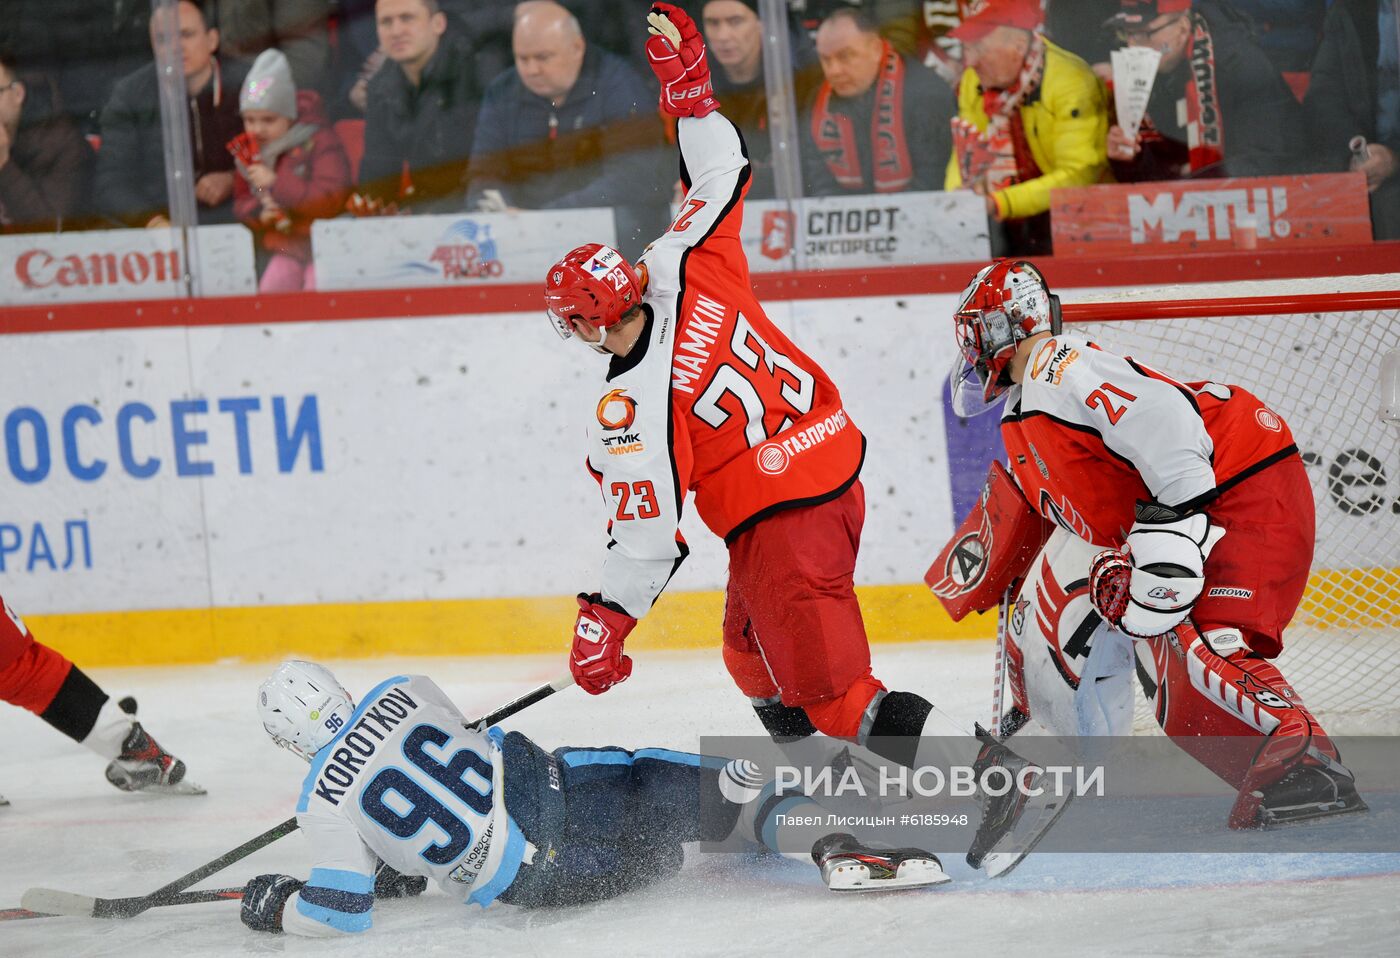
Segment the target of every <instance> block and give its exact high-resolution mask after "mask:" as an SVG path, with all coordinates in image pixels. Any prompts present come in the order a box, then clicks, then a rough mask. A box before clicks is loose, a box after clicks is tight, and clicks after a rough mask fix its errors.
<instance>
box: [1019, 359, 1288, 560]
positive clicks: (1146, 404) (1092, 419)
mask: <svg viewBox="0 0 1400 958" xmlns="http://www.w3.org/2000/svg"><path fill="white" fill-rule="evenodd" d="M1001 434H1002V439H1003V440H1004V441H1005V443H1006V452H1007V455H1008V457H1009V458H1010V463H1009V465H1010V468H1011V472H1012V474H1013V475H1014V476H1015V477H1016V481H1017V483H1018V484H1019V485H1020V487H1021V489H1022V491H1023V492H1025V494H1026V498H1027V499H1028V500H1029V501H1030V503H1031V505H1032V506H1034V507H1035V508H1036V509H1037V510H1038V511H1039V512H1040V514H1041V515H1043V516H1044V517H1045V518H1047V519H1050V520H1051V521H1053V522H1055V523H1058V524H1059V525H1061V526H1063V527H1064V528H1066V529H1068V530H1069V531H1070V532H1073V533H1074V534H1075V535H1077V536H1079V537H1080V538H1082V539H1086V540H1088V541H1089V542H1092V543H1094V544H1095V545H1100V546H1104V547H1110V546H1112V547H1118V546H1121V545H1122V544H1123V540H1124V538H1125V537H1126V536H1127V534H1128V530H1129V529H1130V528H1131V527H1132V524H1133V506H1134V504H1135V503H1136V501H1137V500H1139V499H1155V500H1156V501H1158V502H1162V503H1165V504H1167V505H1172V506H1199V505H1204V504H1206V503H1208V502H1209V500H1210V499H1212V498H1214V497H1215V496H1216V495H1217V494H1219V493H1220V492H1222V491H1224V490H1225V489H1227V488H1229V487H1230V486H1232V485H1234V484H1235V483H1238V482H1240V481H1241V480H1243V479H1245V478H1247V477H1248V476H1250V475H1253V474H1254V473H1256V472H1258V471H1259V470H1261V469H1263V468H1265V467H1267V466H1269V465H1271V464H1272V463H1275V462H1278V461H1279V460H1280V459H1283V458H1286V457H1287V456H1289V455H1291V454H1292V453H1294V452H1297V446H1296V445H1294V442H1293V434H1292V433H1291V432H1290V431H1289V428H1288V425H1287V423H1285V422H1284V421H1283V419H1282V418H1281V417H1279V416H1278V415H1277V414H1276V413H1274V412H1273V411H1272V410H1270V409H1269V408H1268V407H1267V406H1265V405H1264V404H1263V403H1262V402H1261V401H1260V400H1259V399H1258V398H1256V397H1255V396H1254V395H1253V394H1251V393H1249V392H1247V391H1245V390H1243V389H1241V388H1239V387H1238V386H1224V385H1220V384H1219V383H1211V382H1196V383H1184V384H1183V383H1178V382H1176V381H1174V380H1172V379H1170V378H1168V377H1166V376H1164V375H1162V374H1161V373H1159V372H1156V371H1155V370H1152V369H1149V368H1147V367H1146V366H1143V365H1142V364H1140V363H1136V362H1134V361H1133V360H1132V359H1129V358H1126V357H1123V356H1116V355H1114V354H1113V353H1109V352H1106V351H1104V350H1102V349H1099V348H1098V347H1096V346H1094V345H1092V344H1090V343H1089V342H1088V341H1087V340H1084V339H1080V338H1078V337H1076V336H1073V335H1069V334H1064V335H1061V336H1057V337H1054V338H1052V339H1048V340H1046V341H1045V342H1043V343H1041V344H1040V345H1039V346H1038V347H1036V349H1035V351H1034V352H1032V354H1031V358H1030V361H1029V362H1028V363H1027V364H1026V373H1025V378H1024V379H1023V381H1022V383H1021V385H1019V386H1017V387H1015V388H1013V389H1012V391H1011V394H1010V396H1009V397H1008V399H1007V404H1006V410H1005V412H1004V413H1003V415H1002V420H1001Z"/></svg>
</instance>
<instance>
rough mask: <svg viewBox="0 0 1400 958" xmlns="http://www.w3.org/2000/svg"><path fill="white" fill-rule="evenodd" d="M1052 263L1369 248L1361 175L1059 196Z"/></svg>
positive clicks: (1131, 187)
mask: <svg viewBox="0 0 1400 958" xmlns="http://www.w3.org/2000/svg"><path fill="white" fill-rule="evenodd" d="M1050 197H1051V199H1050V222H1051V226H1052V229H1053V231H1054V240H1055V255H1057V256H1062V255H1065V254H1073V253H1091V254H1094V255H1096V256H1104V255H1113V254H1123V253H1130V254H1136V255H1141V254H1144V253H1204V252H1214V251H1225V250H1240V249H1266V248H1277V247H1299V246H1330V245H1338V244H1340V245H1348V244H1356V243H1369V242H1370V241H1371V213H1370V209H1369V207H1368V205H1367V199H1366V178H1365V176H1363V175H1362V174H1361V173H1326V174H1319V175H1316V176H1276V177H1261V178H1257V179H1231V180H1178V181H1173V182H1163V183H1123V184H1119V185H1116V186H1110V185H1099V186H1088V187H1077V188H1074V189H1066V190H1054V191H1052V192H1051V194H1050Z"/></svg>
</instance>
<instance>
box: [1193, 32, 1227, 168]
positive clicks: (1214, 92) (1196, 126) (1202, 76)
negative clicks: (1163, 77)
mask: <svg viewBox="0 0 1400 958" xmlns="http://www.w3.org/2000/svg"><path fill="white" fill-rule="evenodd" d="M1191 25H1192V30H1191V78H1190V80H1188V81H1187V83H1186V146H1187V149H1188V151H1189V154H1190V164H1191V172H1192V173H1195V172H1197V171H1198V170H1201V169H1203V168H1205V167H1207V166H1211V165H1212V164H1215V163H1219V162H1220V161H1221V160H1222V159H1223V158H1224V156H1225V127H1224V124H1223V123H1222V122H1221V119H1220V91H1219V89H1218V87H1217V86H1216V82H1215V43H1214V42H1213V41H1212V40H1211V38H1210V28H1209V27H1208V26H1207V25H1206V21H1205V18H1203V17H1202V16H1201V15H1200V14H1199V13H1192V14H1191Z"/></svg>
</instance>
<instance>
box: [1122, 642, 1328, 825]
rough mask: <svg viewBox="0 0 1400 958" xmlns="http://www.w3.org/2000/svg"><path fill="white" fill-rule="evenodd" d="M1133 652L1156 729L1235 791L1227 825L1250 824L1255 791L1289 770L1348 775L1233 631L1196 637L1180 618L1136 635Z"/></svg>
mask: <svg viewBox="0 0 1400 958" xmlns="http://www.w3.org/2000/svg"><path fill="white" fill-rule="evenodd" d="M1137 651H1138V669H1139V671H1138V674H1139V678H1140V679H1141V680H1142V682H1143V688H1144V691H1146V692H1147V693H1148V698H1149V699H1151V700H1152V703H1153V706H1154V709H1155V714H1156V718H1157V722H1158V724H1159V725H1160V726H1161V727H1162V731H1163V732H1165V733H1166V734H1167V735H1168V736H1170V737H1171V739H1172V741H1174V742H1175V743H1176V744H1177V745H1178V746H1180V747H1181V748H1182V749H1183V750H1184V751H1186V752H1187V753H1188V754H1190V755H1191V756H1192V757H1193V758H1195V759H1196V760H1197V761H1199V762H1200V763H1201V764H1202V765H1204V766H1206V768H1208V769H1210V770H1211V771H1212V772H1214V773H1215V774H1216V775H1218V776H1219V777H1220V778H1221V779H1223V780H1224V781H1226V782H1228V783H1229V784H1230V785H1232V786H1234V787H1235V788H1236V789H1238V790H1239V797H1238V799H1237V800H1236V802H1235V806H1234V808H1233V809H1232V810H1231V815H1230V825H1231V827H1233V828H1247V827H1253V826H1254V825H1256V824H1257V823H1258V814H1259V809H1260V795H1261V793H1266V792H1267V791H1268V789H1269V787H1270V786H1272V785H1274V784H1275V783H1277V782H1279V781H1280V780H1282V779H1283V778H1284V777H1285V776H1288V775H1289V774H1290V773H1292V772H1293V771H1294V770H1295V769H1299V768H1302V767H1323V768H1331V769H1336V770H1338V772H1339V774H1341V775H1343V776H1344V777H1347V778H1350V773H1349V772H1347V771H1346V769H1345V767H1343V766H1342V765H1341V763H1340V758H1339V755H1338V752H1337V748H1336V746H1335V745H1334V744H1333V743H1332V740H1331V739H1330V738H1329V737H1328V736H1327V733H1326V732H1325V731H1324V730H1323V728H1322V725H1321V724H1320V723H1319V722H1318V720H1317V718H1316V717H1315V716H1314V715H1313V714H1312V712H1310V711H1309V710H1308V708H1307V706H1306V705H1304V704H1303V701H1302V699H1300V698H1299V697H1298V695H1297V693H1296V692H1294V691H1293V688H1292V687H1291V686H1290V685H1289V684H1288V681H1287V679H1285V678H1284V677H1283V675H1282V673H1280V672H1279V670H1278V668H1277V667H1276V666H1275V665H1274V664H1273V663H1272V662H1269V661H1268V660H1267V659H1264V658H1261V657H1260V656H1258V655H1257V654H1255V653H1253V652H1251V651H1250V649H1249V645H1248V643H1247V642H1246V638H1245V636H1244V634H1243V633H1242V632H1241V631H1240V630H1239V629H1213V630H1211V631H1210V632H1207V633H1206V634H1204V635H1202V634H1200V633H1198V632H1197V631H1196V629H1195V628H1194V627H1193V626H1191V625H1190V624H1189V623H1186V624H1184V625H1183V626H1181V627H1180V628H1178V629H1177V630H1176V631H1174V632H1171V633H1168V634H1167V635H1162V636H1155V637H1153V638H1151V639H1145V640H1141V641H1139V642H1138V644H1137Z"/></svg>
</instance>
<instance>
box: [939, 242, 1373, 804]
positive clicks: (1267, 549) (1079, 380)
mask: <svg viewBox="0 0 1400 958" xmlns="http://www.w3.org/2000/svg"><path fill="white" fill-rule="evenodd" d="M954 327H955V333H956V337H957V344H958V349H959V352H960V362H959V365H958V368H957V370H955V373H954V377H953V379H954V382H953V393H954V396H953V399H954V409H955V411H956V412H957V413H958V414H959V415H975V414H977V413H978V412H982V411H986V410H988V409H991V408H992V407H993V406H995V405H996V404H999V403H1003V402H1004V403H1005V406H1004V408H1003V409H1002V411H1001V433H1002V439H1003V441H1004V443H1005V446H1006V450H1007V456H1008V466H1009V469H1010V472H1009V474H1008V473H1007V471H1006V470H1005V469H1003V468H1002V467H1001V465H1000V464H999V463H994V464H993V467H992V474H991V476H990V477H989V479H988V482H987V486H986V488H985V489H984V492H983V495H982V498H981V501H980V503H979V505H978V506H977V508H975V509H974V510H973V511H972V514H971V515H970V516H969V517H968V519H967V521H966V522H965V523H964V524H963V526H962V527H961V528H960V529H959V530H958V531H957V532H956V533H955V534H954V537H953V540H952V541H951V542H950V543H949V544H948V546H947V547H946V548H945V549H944V551H943V553H942V554H941V555H940V556H939V557H938V560H937V561H936V562H935V563H934V565H933V567H932V568H931V569H930V570H929V574H928V582H929V585H930V586H931V587H932V588H933V590H934V592H935V594H937V595H938V597H939V599H940V600H941V601H942V602H943V603H944V605H945V606H946V607H947V608H948V610H949V612H950V614H951V615H952V616H953V617H954V618H955V619H959V618H962V617H963V616H964V615H966V614H967V613H968V612H971V611H979V612H980V611H985V610H988V609H991V608H995V607H996V606H997V605H998V603H999V602H1000V601H1001V599H1002V597H1003V595H1006V596H1007V597H1008V598H1009V600H1010V601H1009V604H1008V605H1007V607H1006V608H1005V609H1004V612H1005V622H1004V625H1003V628H1004V634H1003V639H1004V641H1005V643H1006V645H1005V656H1006V668H1007V673H1008V677H1009V680H1010V681H1009V687H1010V690H1011V694H1012V707H1011V709H1010V710H1009V711H1008V716H1007V720H1005V721H1004V722H1003V732H1010V731H1012V730H1014V728H1015V727H1017V725H1018V724H1023V723H1024V722H1025V721H1026V720H1027V718H1031V717H1033V718H1034V719H1035V720H1036V721H1037V722H1038V723H1039V724H1041V725H1043V726H1045V727H1046V728H1048V729H1050V730H1051V731H1053V732H1056V733H1058V734H1084V735H1126V734H1130V733H1131V729H1132V711H1133V709H1132V692H1131V674H1132V672H1133V671H1134V670H1136V672H1137V674H1138V677H1139V680H1140V684H1141V685H1142V688H1143V692H1144V694H1145V695H1146V696H1147V698H1148V700H1149V702H1150V704H1151V706H1152V709H1153V714H1154V717H1155V718H1156V721H1157V723H1158V724H1159V725H1160V726H1161V727H1162V730H1163V731H1164V732H1165V733H1166V734H1167V735H1168V736H1170V737H1171V739H1172V740H1173V741H1174V742H1175V743H1176V744H1177V745H1178V746H1180V747H1181V748H1182V749H1183V750H1185V751H1186V752H1188V753H1189V754H1190V755H1192V757H1194V758H1195V759H1196V760H1197V761H1199V762H1201V763H1202V764H1203V765H1205V766H1206V767H1207V768H1209V769H1210V770H1211V771H1212V772H1213V773H1214V774H1216V775H1218V776H1219V777H1220V778H1221V779H1223V780H1224V781H1226V782H1227V783H1229V785H1231V786H1232V787H1233V788H1235V789H1237V790H1238V795H1237V798H1236V800H1235V803H1234V806H1233V808H1232V809H1231V813H1230V818H1229V823H1230V826H1231V827H1233V828H1254V827H1267V826H1270V825H1274V824H1281V823H1285V822H1291V821H1298V820H1302V819H1307V818H1315V817H1320V816H1327V815H1335V814H1341V813H1346V812H1352V811H1363V810H1365V808H1366V806H1365V804H1364V803H1363V802H1362V801H1361V799H1360V797H1359V796H1358V795H1357V793H1356V788H1355V784H1354V781H1353V776H1352V774H1351V772H1350V771H1349V770H1348V769H1347V768H1346V767H1345V766H1344V765H1343V764H1342V763H1341V758H1340V755H1339V754H1338V751H1337V749H1336V747H1335V745H1334V744H1333V742H1332V741H1331V739H1329V737H1328V736H1327V733H1326V732H1325V731H1324V730H1323V728H1322V726H1321V725H1320V724H1319V722H1318V720H1317V718H1316V717H1315V716H1314V715H1313V714H1312V713H1311V712H1310V711H1309V710H1308V708H1307V706H1306V705H1305V704H1304V703H1303V700H1302V699H1301V698H1300V697H1299V696H1298V694H1297V693H1295V691H1294V690H1293V688H1292V687H1291V686H1290V685H1289V683H1288V681H1287V679H1285V678H1284V676H1283V675H1282V674H1281V673H1280V672H1279V670H1278V668H1277V667H1276V666H1275V665H1274V664H1273V662H1272V661H1271V660H1272V659H1273V658H1275V657H1276V656H1277V655H1278V654H1279V652H1280V651H1282V648H1283V630H1284V628H1285V626H1287V625H1288V623H1289V620H1290V619H1291V618H1292V617H1293V614H1294V612H1295V611H1296V609H1297V607H1298V604H1299V601H1300V600H1301V599H1302V595H1303V589H1304V587H1305V586H1306V584H1307V579H1308V570H1309V568H1310V566H1311V563H1312V555H1313V544H1314V534H1315V532H1314V516H1313V498H1312V490H1311V488H1310V485H1309V482H1308V478H1307V475H1306V473H1305V472H1304V467H1303V463H1302V460H1301V458H1300V457H1299V454H1298V448H1297V446H1296V445H1295V444H1294V441H1293V437H1292V434H1291V432H1290V431H1289V427H1288V424H1287V423H1285V422H1284V421H1283V420H1282V418H1281V417H1279V416H1278V415H1277V414H1276V413H1274V412H1273V411H1272V410H1270V409H1269V408H1268V406H1266V405H1265V404H1264V403H1263V402H1262V401H1261V400H1260V399H1258V398H1256V397H1255V396H1253V395H1252V394H1250V393H1249V392H1247V391H1245V390H1243V389H1241V388H1239V387H1237V386H1229V385H1222V384H1218V383H1212V382H1191V383H1180V382H1176V381H1174V380H1172V379H1170V378H1169V377H1167V376H1165V375H1163V374H1161V373H1159V372H1157V371H1155V370H1152V369H1149V368H1148V367H1146V366H1143V365H1142V364H1140V363H1137V362H1134V361H1133V360H1132V359H1130V358H1127V357H1122V356H1117V355H1114V354H1113V353H1110V352H1107V351H1105V350H1102V349H1100V348H1098V347H1097V346H1095V345H1094V344H1092V343H1090V342H1088V341H1087V340H1084V339H1081V338H1079V337H1078V336H1075V335H1072V334H1067V333H1065V332H1063V331H1062V330H1061V328H1060V307H1059V301H1058V298H1057V297H1055V296H1054V295H1052V294H1051V292H1050V289H1049V287H1048V285H1047V284H1046V282H1045V279H1044V277H1043V276H1042V275H1041V273H1040V272H1039V271H1038V270H1037V269H1036V268H1035V267H1034V266H1033V265H1031V264H1030V263H1024V262H1011V261H1005V260H1003V261H999V262H996V263H994V264H992V265H991V266H988V267H986V268H984V269H983V270H981V271H980V272H979V273H978V274H977V275H976V277H974V278H973V281H972V283H971V285H969V286H968V288H967V290H966V291H965V292H964V294H963V297H962V300H961V303H960V305H959V307H958V310H957V313H956V315H955V317H954Z"/></svg>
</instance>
